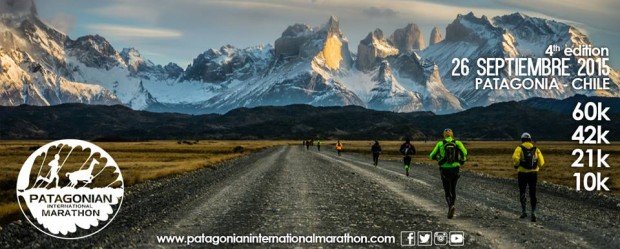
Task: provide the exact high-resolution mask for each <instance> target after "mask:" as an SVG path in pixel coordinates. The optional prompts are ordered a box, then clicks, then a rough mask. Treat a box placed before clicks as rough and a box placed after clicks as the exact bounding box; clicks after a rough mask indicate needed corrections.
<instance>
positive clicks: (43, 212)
mask: <svg viewBox="0 0 620 249" xmlns="http://www.w3.org/2000/svg"><path fill="white" fill-rule="evenodd" d="M124 192H125V185H124V182H123V175H122V174H121V170H120V169H119V167H118V165H117V164H116V162H115V161H114V159H113V158H112V157H111V156H110V155H109V154H108V153H107V152H105V151H104V150H103V149H101V148H100V147H99V146H97V145H94V144H92V143H90V142H86V141H82V140H75V139H65V140H58V141H54V142H51V143H48V144H46V145H44V146H43V147H40V148H38V149H37V150H36V151H35V152H34V153H32V154H31V155H30V156H29V157H28V159H26V162H25V163H24V165H23V166H22V168H21V170H20V172H19V175H18V177H17V200H18V202H19V206H20V208H21V210H22V212H23V213H24V216H25V217H26V219H27V220H28V221H29V222H30V224H32V225H33V226H34V227H36V228H37V229H38V230H40V231H41V232H43V233H46V234H48V235H50V236H53V237H56V238H60V239H81V238H84V237H88V236H90V235H93V234H95V233H97V232H99V231H101V230H102V229H104V228H105V227H106V226H107V225H108V224H110V222H112V220H113V219H114V217H115V216H116V214H117V213H118V210H119V209H120V207H121V204H122V202H123V195H124Z"/></svg>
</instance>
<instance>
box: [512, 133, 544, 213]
mask: <svg viewBox="0 0 620 249" xmlns="http://www.w3.org/2000/svg"><path fill="white" fill-rule="evenodd" d="M512 161H513V162H514V165H513V166H514V168H515V169H517V172H518V173H517V179H518V182H519V201H520V202H521V217H520V218H521V219H524V218H527V212H526V207H525V206H526V202H527V200H526V197H525V189H526V188H527V186H529V187H530V205H531V206H532V217H531V218H532V219H531V220H532V222H536V204H537V202H538V200H537V199H536V183H537V182H538V170H539V169H540V167H542V166H543V165H544V164H545V159H544V158H543V155H542V152H540V149H538V148H536V146H534V144H533V143H532V136H531V135H530V134H529V133H527V132H526V133H523V134H522V135H521V145H519V146H517V148H516V149H515V152H514V154H512Z"/></svg>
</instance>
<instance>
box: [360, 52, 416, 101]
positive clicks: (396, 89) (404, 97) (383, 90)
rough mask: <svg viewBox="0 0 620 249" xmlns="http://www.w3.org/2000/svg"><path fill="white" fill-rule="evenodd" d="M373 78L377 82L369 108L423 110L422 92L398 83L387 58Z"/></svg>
mask: <svg viewBox="0 0 620 249" xmlns="http://www.w3.org/2000/svg"><path fill="white" fill-rule="evenodd" d="M373 80H374V81H375V82H377V84H376V85H375V87H374V88H373V89H372V90H371V92H372V97H371V98H370V100H369V101H368V107H369V108H371V109H375V110H385V111H395V112H413V111H420V110H423V106H422V99H421V96H420V94H419V93H414V92H412V91H409V90H406V89H405V88H404V87H402V86H401V85H400V84H399V83H398V80H397V79H396V77H394V74H393V73H392V68H391V67H390V63H389V62H388V61H387V60H384V61H382V62H381V65H380V66H379V70H378V71H377V74H376V75H375V76H374V77H373Z"/></svg>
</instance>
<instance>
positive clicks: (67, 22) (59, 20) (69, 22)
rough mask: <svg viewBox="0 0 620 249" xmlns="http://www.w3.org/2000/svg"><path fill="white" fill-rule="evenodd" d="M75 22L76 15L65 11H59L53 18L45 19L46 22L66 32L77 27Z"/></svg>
mask: <svg viewBox="0 0 620 249" xmlns="http://www.w3.org/2000/svg"><path fill="white" fill-rule="evenodd" d="M75 22H76V20H75V16H73V15H69V14H65V13H59V14H57V15H55V16H53V17H52V18H49V19H46V20H45V23H47V24H48V25H50V26H52V27H53V28H55V29H56V30H58V31H60V32H63V33H65V34H68V33H69V32H71V31H73V28H74V27H75Z"/></svg>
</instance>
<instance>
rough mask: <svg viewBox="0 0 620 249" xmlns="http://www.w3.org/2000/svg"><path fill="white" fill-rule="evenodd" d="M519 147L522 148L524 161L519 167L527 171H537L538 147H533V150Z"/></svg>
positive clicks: (522, 160)
mask: <svg viewBox="0 0 620 249" xmlns="http://www.w3.org/2000/svg"><path fill="white" fill-rule="evenodd" d="M519 147H521V152H522V155H523V159H521V161H520V162H519V166H521V167H523V168H525V169H535V168H536V166H537V161H538V160H537V158H536V147H532V148H531V149H528V148H525V146H523V145H521V146H519Z"/></svg>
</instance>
